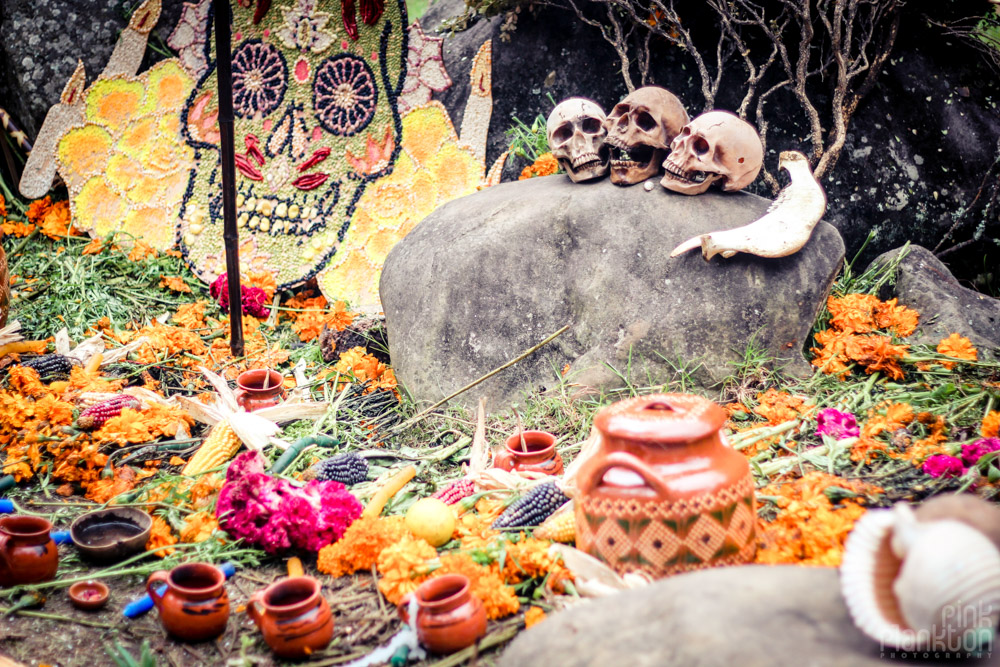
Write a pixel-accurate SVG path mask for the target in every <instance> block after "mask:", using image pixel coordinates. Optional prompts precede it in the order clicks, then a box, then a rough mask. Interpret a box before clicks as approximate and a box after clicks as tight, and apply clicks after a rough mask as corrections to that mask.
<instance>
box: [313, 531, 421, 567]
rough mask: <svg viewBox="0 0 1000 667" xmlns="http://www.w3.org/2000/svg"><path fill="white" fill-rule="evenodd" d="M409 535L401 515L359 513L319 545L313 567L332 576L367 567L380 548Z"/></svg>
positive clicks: (380, 550)
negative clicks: (339, 533)
mask: <svg viewBox="0 0 1000 667" xmlns="http://www.w3.org/2000/svg"><path fill="white" fill-rule="evenodd" d="M410 535H411V534H410V531H409V530H407V528H406V522H405V520H404V519H403V517H401V516H388V517H384V518H380V517H372V516H362V517H361V518H359V519H356V520H355V521H354V523H352V524H351V525H350V526H348V528H347V530H346V531H345V532H344V535H343V537H341V538H340V539H339V540H337V541H336V542H334V543H333V544H329V545H327V546H325V547H323V548H322V549H320V551H319V560H318V562H317V564H316V567H317V568H318V569H319V571H320V572H325V573H326V574H329V575H332V576H334V577H342V576H344V575H345V574H351V573H353V572H358V571H359V570H369V569H371V566H372V565H374V564H375V563H376V562H377V561H378V557H379V554H380V553H382V550H383V549H385V548H386V547H387V546H389V545H390V544H395V543H397V542H399V541H401V540H402V539H403V538H405V537H408V536H410ZM432 558H433V556H432Z"/></svg>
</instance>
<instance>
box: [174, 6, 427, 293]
mask: <svg viewBox="0 0 1000 667" xmlns="http://www.w3.org/2000/svg"><path fill="white" fill-rule="evenodd" d="M248 4H249V3H248ZM232 8H233V46H232V60H233V105H234V113H235V118H236V122H235V123H234V125H235V139H236V188H237V198H236V203H237V224H238V226H239V232H240V247H241V250H240V262H241V264H243V265H246V266H257V267H262V268H266V269H267V270H269V271H271V272H272V273H274V275H275V277H276V280H277V282H278V284H279V286H281V287H291V286H294V285H296V284H298V283H301V282H303V281H304V280H306V279H308V278H309V277H311V276H313V275H314V274H315V273H316V272H317V271H318V270H319V269H321V268H322V267H323V266H324V264H325V263H326V262H327V261H328V259H329V258H330V257H331V256H332V255H333V253H334V252H335V251H336V249H337V247H338V245H339V244H340V243H341V241H343V238H344V235H345V234H346V232H347V230H348V227H349V224H350V220H351V215H352V213H353V211H354V208H355V206H356V205H357V202H358V199H359V198H360V197H361V196H362V194H363V192H364V190H365V188H366V186H367V185H368V184H369V183H370V182H371V181H373V180H375V179H376V178H378V177H380V176H382V175H385V174H388V173H390V172H391V170H392V165H393V162H394V160H395V158H396V156H397V154H398V146H399V142H400V138H401V133H402V124H401V120H400V116H399V112H398V110H397V104H396V100H397V97H398V95H399V92H400V89H401V88H402V85H403V79H404V78H405V75H406V44H405V41H406V40H405V35H406V23H407V21H406V9H405V6H404V4H403V2H401V1H399V0H396V1H392V0H390V2H388V3H387V4H386V5H385V9H384V12H383V13H381V14H380V13H379V12H378V3H376V2H363V3H361V11H360V14H359V15H358V16H357V18H355V16H354V13H353V11H352V12H350V20H348V12H347V11H346V10H347V9H348V8H349V7H348V3H346V2H345V3H344V10H345V11H344V12H342V11H341V3H340V2H339V1H337V2H330V1H326V0H286V1H285V2H282V3H275V4H274V5H272V7H271V8H270V10H269V11H268V12H267V13H266V14H265V15H264V17H263V19H262V20H261V21H260V22H259V23H257V24H255V23H254V22H253V13H254V10H253V8H251V7H243V6H242V4H237V3H233V7H232ZM210 24H211V23H210ZM206 44H207V46H206V52H205V53H206V57H207V58H208V69H207V70H206V73H205V75H204V76H203V77H202V79H201V81H200V82H199V83H198V85H197V86H196V88H195V90H194V91H193V92H192V94H191V95H190V97H189V98H188V103H187V106H186V110H185V113H184V116H183V125H184V131H185V133H186V134H187V137H188V141H189V143H190V144H191V146H193V147H194V148H195V149H196V151H197V166H196V168H195V169H194V170H193V172H192V174H191V179H190V182H189V184H188V189H187V193H186V195H185V198H184V205H183V210H182V211H181V223H180V225H179V227H178V241H179V243H180V245H181V250H182V252H183V253H184V254H185V257H186V259H187V261H188V262H189V264H190V265H191V267H192V268H193V269H194V271H195V272H196V273H197V274H198V275H199V277H201V278H202V279H203V280H205V281H212V280H214V279H215V277H216V276H217V275H218V274H220V273H222V272H223V271H225V254H224V252H223V241H222V231H223V230H222V228H223V222H222V196H221V173H220V170H219V130H218V123H217V121H218V100H217V92H216V91H217V79H216V70H215V62H214V59H213V58H214V38H211V37H210V38H209V39H208V40H207V42H206Z"/></svg>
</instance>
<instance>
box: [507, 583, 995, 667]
mask: <svg viewBox="0 0 1000 667" xmlns="http://www.w3.org/2000/svg"><path fill="white" fill-rule="evenodd" d="M943 658H944V656H938V659H934V656H933V654H931V655H927V656H925V655H924V654H920V655H918V656H917V657H916V658H913V657H912V654H911V656H910V657H909V658H903V657H902V656H901V655H900V654H899V653H896V654H895V655H894V654H893V652H892V650H891V649H886V650H885V651H884V652H883V651H882V650H881V648H880V646H879V644H878V643H877V642H874V641H872V640H871V639H869V638H868V637H866V636H865V635H863V634H862V633H861V631H860V630H858V629H857V628H856V627H854V624H853V623H852V622H851V620H850V617H849V616H848V613H847V608H846V607H845V606H844V603H843V600H842V598H841V595H840V584H839V582H838V579H837V571H836V570H834V569H832V568H814V567H797V566H792V565H784V566H764V565H748V566H745V567H729V568H718V569H714V570H702V571H700V572H694V573H691V574H685V575H680V576H677V577H672V578H670V579H665V580H663V581H660V582H657V583H654V584H652V585H650V586H648V587H646V588H642V589H639V590H634V591H628V592H625V593H620V594H618V595H615V596H612V597H609V598H602V599H600V600H595V601H593V602H590V603H589V604H586V605H581V606H579V607H576V608H573V609H569V610H567V611H564V612H560V613H558V614H552V615H550V616H549V618H547V619H546V620H545V621H544V622H542V623H540V624H538V625H536V626H535V627H533V628H531V629H530V630H528V631H526V632H524V633H522V634H520V635H518V637H517V638H516V639H515V640H514V641H513V642H512V643H511V644H510V645H509V647H508V648H507V649H506V651H505V652H504V654H503V655H502V656H501V658H500V661H499V663H498V665H499V667H525V666H526V665H552V666H555V665H558V666H559V667H583V666H585V665H586V666H593V667H608V666H614V667H625V666H627V667H668V666H673V665H677V666H678V667H710V666H711V667H714V666H716V665H718V666H720V667H723V666H724V667H736V666H738V667H875V666H876V665H877V666H879V667H886V665H893V664H906V665H928V664H961V665H982V666H985V665H996V664H1000V652H998V651H997V650H995V649H994V650H993V652H992V655H991V656H989V657H983V658H981V659H974V658H966V657H965V656H963V657H962V658H960V659H952V660H944V659H943Z"/></svg>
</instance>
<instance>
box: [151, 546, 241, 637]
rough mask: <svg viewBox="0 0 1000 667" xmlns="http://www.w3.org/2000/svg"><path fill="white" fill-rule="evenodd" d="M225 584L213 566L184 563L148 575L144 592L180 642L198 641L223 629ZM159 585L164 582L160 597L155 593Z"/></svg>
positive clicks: (226, 609) (226, 616) (226, 600)
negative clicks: (165, 586) (165, 588)
mask: <svg viewBox="0 0 1000 667" xmlns="http://www.w3.org/2000/svg"><path fill="white" fill-rule="evenodd" d="M225 583H226V575H225V574H223V572H222V570H220V569H219V568H217V567H215V566H214V565H209V564H208V563H186V564H184V565H178V566H177V567H175V568H174V569H172V570H170V571H169V572H167V571H165V570H160V571H158V572H154V573H153V574H151V575H149V580H148V581H146V592H147V593H149V596H150V597H151V598H152V600H153V604H154V605H155V606H156V610H157V611H158V612H160V622H161V623H163V627H164V628H165V629H166V631H167V632H169V633H170V634H171V635H173V636H174V637H175V638H177V639H179V640H181V641H185V642H202V641H206V640H208V639H214V638H216V637H218V636H219V635H221V634H222V633H223V632H225V630H226V622H227V621H228V620H229V596H228V595H226V586H225ZM160 584H166V585H167V590H166V591H165V592H164V593H163V595H162V596H161V595H158V594H157V592H156V589H157V588H159V587H160Z"/></svg>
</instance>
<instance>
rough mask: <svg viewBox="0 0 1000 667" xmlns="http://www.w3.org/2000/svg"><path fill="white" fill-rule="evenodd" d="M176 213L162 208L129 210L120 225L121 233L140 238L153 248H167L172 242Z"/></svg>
mask: <svg viewBox="0 0 1000 667" xmlns="http://www.w3.org/2000/svg"><path fill="white" fill-rule="evenodd" d="M176 222H177V213H176V211H171V210H169V209H163V208H136V209H132V210H130V211H129V212H128V213H127V214H126V216H125V219H124V221H123V223H122V231H124V232H127V233H129V234H132V235H133V236H136V237H141V238H142V240H143V242H145V243H147V244H149V245H150V246H152V247H154V248H168V247H170V245H171V243H172V242H173V230H174V223H176Z"/></svg>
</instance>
